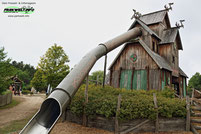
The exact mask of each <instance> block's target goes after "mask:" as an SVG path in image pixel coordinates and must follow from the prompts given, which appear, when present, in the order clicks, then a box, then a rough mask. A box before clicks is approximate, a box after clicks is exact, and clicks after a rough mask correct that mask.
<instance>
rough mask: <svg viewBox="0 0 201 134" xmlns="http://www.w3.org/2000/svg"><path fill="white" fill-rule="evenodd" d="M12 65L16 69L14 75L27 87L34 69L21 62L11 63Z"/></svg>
mask: <svg viewBox="0 0 201 134" xmlns="http://www.w3.org/2000/svg"><path fill="white" fill-rule="evenodd" d="M12 65H13V66H14V67H15V68H16V75H17V76H18V78H19V79H20V80H22V81H23V82H24V83H25V85H26V86H27V85H29V84H30V81H31V79H32V78H33V76H34V73H35V72H36V69H35V68H34V67H33V66H31V65H30V64H24V63H23V61H21V62H17V61H12Z"/></svg>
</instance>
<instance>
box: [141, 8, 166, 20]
mask: <svg viewBox="0 0 201 134" xmlns="http://www.w3.org/2000/svg"><path fill="white" fill-rule="evenodd" d="M164 11H166V12H167V10H166V9H163V10H159V11H155V12H151V13H147V14H143V15H142V16H141V17H143V16H147V15H150V14H155V13H159V12H164ZM141 17H140V18H141Z"/></svg>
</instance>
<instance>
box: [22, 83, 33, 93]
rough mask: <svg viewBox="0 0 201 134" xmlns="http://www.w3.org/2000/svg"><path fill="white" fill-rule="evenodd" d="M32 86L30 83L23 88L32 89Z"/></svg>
mask: <svg viewBox="0 0 201 134" xmlns="http://www.w3.org/2000/svg"><path fill="white" fill-rule="evenodd" d="M31 88H32V86H31V85H30V84H29V85H25V86H24V88H23V90H30V91H31Z"/></svg>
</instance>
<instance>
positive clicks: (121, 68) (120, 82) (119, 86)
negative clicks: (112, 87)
mask: <svg viewBox="0 0 201 134" xmlns="http://www.w3.org/2000/svg"><path fill="white" fill-rule="evenodd" d="M121 71H122V67H120V70H119V83H118V84H119V86H118V87H119V88H120V85H121V84H120V83H121Z"/></svg>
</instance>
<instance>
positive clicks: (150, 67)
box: [109, 9, 187, 96]
mask: <svg viewBox="0 0 201 134" xmlns="http://www.w3.org/2000/svg"><path fill="white" fill-rule="evenodd" d="M134 27H140V28H141V29H142V31H143V32H142V35H141V36H140V37H139V38H137V39H132V40H130V41H129V42H127V43H126V44H125V45H124V46H123V48H122V49H121V50H120V52H119V53H118V55H117V56H116V58H115V59H114V61H113V62H112V64H111V65H110V67H109V70H110V80H109V81H110V85H111V86H113V87H116V88H126V89H144V90H151V89H156V90H163V89H164V88H165V86H169V87H173V88H174V89H175V90H176V91H177V94H178V95H180V96H186V90H187V84H186V78H187V75H186V74H185V73H184V72H183V71H182V69H181V68H180V67H179V51H180V50H183V46H182V41H181V38H180V34H179V28H180V27H179V26H176V27H171V24H170V20H169V16H168V10H167V9H165V10H160V11H157V12H152V13H149V14H145V15H142V16H140V17H139V18H135V21H134V23H133V24H132V25H131V27H130V28H129V29H132V28H134Z"/></svg>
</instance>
